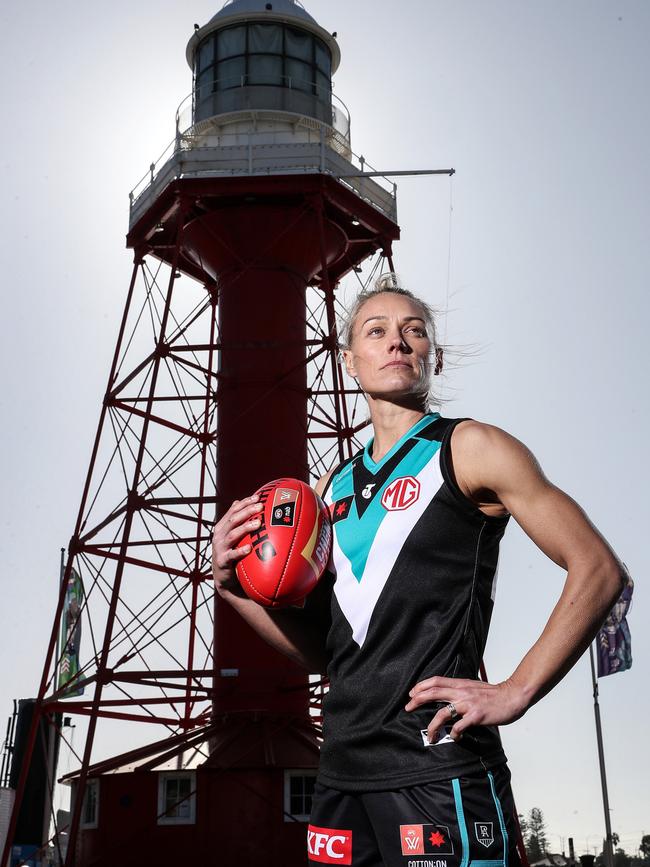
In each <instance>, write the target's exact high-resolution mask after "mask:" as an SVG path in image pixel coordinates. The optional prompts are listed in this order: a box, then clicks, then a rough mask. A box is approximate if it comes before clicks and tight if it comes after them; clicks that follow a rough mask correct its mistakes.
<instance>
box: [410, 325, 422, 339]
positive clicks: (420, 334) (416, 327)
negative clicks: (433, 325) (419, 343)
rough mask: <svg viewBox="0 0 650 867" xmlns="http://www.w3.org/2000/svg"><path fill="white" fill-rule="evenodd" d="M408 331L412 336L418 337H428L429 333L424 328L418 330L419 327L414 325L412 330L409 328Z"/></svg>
mask: <svg viewBox="0 0 650 867" xmlns="http://www.w3.org/2000/svg"><path fill="white" fill-rule="evenodd" d="M406 331H407V332H408V333H410V334H415V336H416V337H426V336H427V333H426V331H425V330H424V328H418V326H417V325H412V326H411V327H410V328H407V329H406Z"/></svg>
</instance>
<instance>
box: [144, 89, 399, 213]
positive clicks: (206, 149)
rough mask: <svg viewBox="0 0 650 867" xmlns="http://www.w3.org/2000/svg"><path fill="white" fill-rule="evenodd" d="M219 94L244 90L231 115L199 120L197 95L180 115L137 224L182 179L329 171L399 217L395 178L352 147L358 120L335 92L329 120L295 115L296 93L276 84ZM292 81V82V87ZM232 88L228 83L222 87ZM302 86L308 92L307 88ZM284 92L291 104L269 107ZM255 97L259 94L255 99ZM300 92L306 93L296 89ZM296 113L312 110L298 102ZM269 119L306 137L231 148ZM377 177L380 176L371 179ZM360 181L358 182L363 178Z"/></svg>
mask: <svg viewBox="0 0 650 867" xmlns="http://www.w3.org/2000/svg"><path fill="white" fill-rule="evenodd" d="M230 83H231V86H230V87H229V88H225V87H224V89H222V90H220V91H216V92H215V95H218V94H224V93H226V94H228V93H232V92H233V91H236V90H237V89H239V93H238V94H237V95H238V97H240V98H239V99H238V100H237V101H236V102H235V103H234V104H233V107H232V108H231V110H228V111H224V112H219V113H218V114H215V115H211V116H209V117H205V118H203V119H202V120H199V121H196V120H195V117H196V114H195V99H196V96H195V94H194V93H192V94H189V95H188V96H187V97H186V98H185V99H184V100H182V102H181V103H180V105H179V108H178V110H177V112H176V132H175V135H174V138H173V139H172V141H171V142H170V143H169V145H168V146H167V147H166V148H165V150H164V151H163V152H162V154H161V155H160V156H159V157H158V158H157V159H156V160H154V161H153V162H152V163H151V164H150V166H149V169H148V171H147V172H146V173H145V174H144V175H143V177H142V178H141V179H140V181H139V182H138V183H137V184H136V185H135V187H134V188H133V189H132V190H131V192H130V194H129V199H130V203H131V208H130V211H131V223H132V224H133V222H135V220H136V219H138V218H139V216H140V215H141V214H142V213H143V212H144V210H146V207H147V204H148V202H149V200H150V198H151V197H152V196H155V195H157V194H158V192H160V191H161V190H162V189H164V188H165V187H166V186H167V184H168V183H170V182H171V181H172V180H174V179H175V178H179V177H207V176H215V175H241V174H248V175H250V174H253V175H254V174H286V173H292V174H293V173H317V172H320V173H325V174H331V175H333V176H334V177H337V178H339V179H340V180H341V181H342V182H343V183H345V184H346V185H347V186H349V187H350V188H351V189H353V190H354V191H355V192H356V193H357V194H358V195H360V196H361V197H362V198H364V199H366V200H367V201H369V202H370V203H371V204H372V205H374V206H375V207H377V208H379V210H381V211H383V212H384V213H386V214H387V215H388V216H389V217H391V218H392V219H394V218H395V216H396V200H395V187H394V184H393V183H392V181H390V180H389V179H388V178H385V177H382V176H380V175H378V173H377V170H376V169H374V168H373V167H372V166H371V165H370V164H369V163H368V162H366V160H365V159H364V157H363V156H361V155H357V154H355V153H354V152H353V151H352V149H351V147H350V115H349V112H348V110H347V108H346V106H345V104H344V103H343V102H342V101H341V100H339V99H338V98H337V97H335V96H334V94H332V93H331V91H329V92H328V96H329V98H330V99H331V103H330V108H329V111H328V114H327V121H330V122H327V121H325V120H321V119H319V118H316V117H314V116H313V114H312V113H311V112H310V113H303V112H291V111H289V110H288V109H287V99H286V97H287V94H288V95H289V99H291V92H292V88H290V87H288V86H287V87H284V88H279V87H276V86H273V85H264V84H260V85H258V84H255V85H250V84H246V83H245V77H242V79H241V82H240V84H239V85H234V84H232V80H230ZM290 83H291V82H290ZM223 84H224V82H222V85H223ZM301 85H302V86H303V87H306V85H307V83H306V82H302V83H301ZM264 89H266V90H267V91H282V96H283V97H284V100H283V102H282V103H281V104H280V105H278V106H275V107H271V105H270V104H269V105H268V107H266V108H265V107H263V104H262V105H261V104H260V97H259V92H261V91H263V90H264ZM244 91H246V95H247V96H248V97H251V96H253V97H254V98H252V99H250V102H251V103H252V105H254V106H255V107H254V108H253V107H252V106H244V104H243V103H242V102H241V96H242V95H244ZM251 91H254V93H253V94H251ZM294 93H296V94H298V93H302V95H303V96H304V95H305V92H304V91H302V90H298V88H296V89H295V91H294ZM294 107H295V108H298V107H304V105H303V106H300V104H299V103H297V102H296V104H295V106H294ZM261 113H264V114H265V115H266V116H268V117H269V118H271V119H273V120H277V121H279V122H282V121H286V120H287V119H288V118H290V119H291V125H292V128H293V129H294V130H300V136H301V137H300V138H298V137H295V138H294V139H293V140H287V141H284V142H279V143H270V142H269V139H268V134H267V133H264V132H260V133H256V132H253V131H251V132H247V133H246V139H247V145H241V144H235V143H229V142H228V135H229V126H230V124H233V123H235V122H237V121H238V120H246V119H247V118H248V117H251V118H252V117H255V118H259V115H260V114H261ZM368 172H372V173H373V174H374V176H373V177H372V178H369V177H365V176H364V175H366V174H367V173H368ZM357 175H358V176H357Z"/></svg>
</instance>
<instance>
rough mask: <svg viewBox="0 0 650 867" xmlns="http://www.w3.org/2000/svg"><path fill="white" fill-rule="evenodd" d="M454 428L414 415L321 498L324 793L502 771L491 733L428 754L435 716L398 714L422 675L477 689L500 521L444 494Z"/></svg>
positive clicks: (350, 464) (360, 456) (428, 711)
mask: <svg viewBox="0 0 650 867" xmlns="http://www.w3.org/2000/svg"><path fill="white" fill-rule="evenodd" d="M459 421H462V419H443V418H441V417H440V416H439V415H438V414H437V413H434V414H431V413H429V414H427V415H425V416H424V417H423V418H422V419H420V421H419V422H417V424H415V425H414V426H413V427H412V428H411V430H410V431H408V433H407V434H405V436H403V437H402V438H401V439H400V440H399V441H398V442H397V443H396V444H395V445H394V446H393V448H392V449H391V450H390V451H389V452H388V454H386V455H385V456H384V457H383V458H382V459H381V460H380V461H379V462H377V463H375V462H374V461H373V460H372V458H371V457H370V452H371V449H372V442H371V443H369V444H368V446H366V448H365V449H363V450H362V451H360V452H359V453H357V454H356V455H355V456H354V457H353V458H351V459H350V460H348V461H346V462H344V463H343V464H341V465H340V466H339V467H338V468H337V469H336V471H335V472H334V473H333V475H332V477H331V479H330V481H329V483H328V485H327V488H326V489H325V494H324V499H325V501H326V503H327V504H328V506H329V508H330V511H331V514H332V520H333V528H334V544H333V553H332V562H331V563H330V569H331V575H330V576H329V579H327V578H326V580H325V582H323V583H324V584H326V585H329V584H330V581H331V582H332V583H331V588H332V590H331V597H330V598H331V602H330V608H331V625H330V627H329V632H328V637H327V649H328V653H329V657H330V664H329V666H328V675H329V677H330V681H331V686H330V690H329V692H328V694H327V696H326V698H325V704H324V732H323V734H324V742H323V746H322V750H321V761H320V771H319V780H320V782H321V783H323V784H324V785H326V786H330V787H332V788H335V789H340V790H343V791H361V790H364V791H375V790H377V791H379V790H386V789H395V788H401V787H404V786H410V785H416V784H419V783H424V782H427V781H431V780H444V779H449V778H452V777H458V776H462V775H466V774H469V773H474V772H477V771H481V770H485V769H488V768H490V767H494V766H495V765H498V764H501V763H503V762H505V760H506V757H505V755H504V753H503V750H502V748H501V743H500V740H499V736H498V733H497V731H496V729H494V728H492V727H484V726H477V727H475V728H472V729H470V730H469V731H468V732H467V733H466V734H465V736H464V737H463V739H462V741H461V742H459V743H455V742H453V741H452V740H451V739H450V738H449V737H448V736H447V737H443V738H442V739H441V740H440V741H439V742H438V743H437V744H435V745H427V742H426V741H425V738H424V736H423V730H425V729H426V727H427V726H428V724H429V722H430V721H431V718H432V717H433V714H434V712H435V711H436V710H437V709H438V707H436V706H433V705H432V706H427V707H424V708H419V709H418V710H416V711H411V712H410V713H407V712H406V711H405V710H404V705H405V704H406V703H407V702H408V700H409V696H408V693H409V690H410V689H411V688H412V687H413V686H414V685H415V684H416V683H417V682H418V681H421V680H423V679H424V678H427V677H432V676H434V675H444V676H446V677H462V678H472V679H476V677H477V673H478V668H479V664H480V660H481V658H482V655H483V650H484V647H485V642H486V639H487V633H488V626H489V623H490V616H491V613H492V606H493V599H494V590H495V585H496V573H497V560H498V549H499V542H500V540H501V537H502V536H503V533H504V530H505V527H506V524H507V522H508V517H507V516H506V517H503V518H496V517H488V516H487V515H484V514H483V513H482V512H481V511H480V510H479V509H478V508H477V507H476V506H475V505H474V504H473V503H471V502H470V501H469V500H468V499H467V498H466V497H465V496H464V494H463V493H462V492H461V491H460V489H459V487H458V486H457V484H456V482H455V480H454V476H453V471H452V468H451V461H450V458H449V441H450V437H451V432H452V430H453V428H454V426H455V425H456V424H458V422H459ZM323 589H324V588H323ZM438 706H440V705H438Z"/></svg>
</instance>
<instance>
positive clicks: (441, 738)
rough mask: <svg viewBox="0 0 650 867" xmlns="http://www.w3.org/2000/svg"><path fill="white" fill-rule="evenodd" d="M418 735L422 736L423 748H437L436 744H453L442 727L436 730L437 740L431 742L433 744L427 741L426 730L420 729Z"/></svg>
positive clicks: (452, 740) (447, 732)
mask: <svg viewBox="0 0 650 867" xmlns="http://www.w3.org/2000/svg"><path fill="white" fill-rule="evenodd" d="M420 734H421V735H422V743H423V744H424V746H425V747H437V746H438V744H453V742H454V739H453V738H452V737H451V735H450V734H449V731H448V730H447V729H446V728H444V727H443V728H441V729H439V730H438V739H437V740H435V741H433V743H431V742H430V741H429V736H428V734H427V730H426V729H420Z"/></svg>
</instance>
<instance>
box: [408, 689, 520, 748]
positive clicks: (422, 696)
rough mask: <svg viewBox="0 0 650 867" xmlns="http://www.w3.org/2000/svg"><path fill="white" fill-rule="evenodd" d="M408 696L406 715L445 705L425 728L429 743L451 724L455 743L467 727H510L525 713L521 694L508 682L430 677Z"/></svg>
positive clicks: (433, 741) (451, 733)
mask: <svg viewBox="0 0 650 867" xmlns="http://www.w3.org/2000/svg"><path fill="white" fill-rule="evenodd" d="M409 695H410V697H411V700H410V701H409V703H408V704H407V705H406V707H405V710H407V711H412V710H416V708H419V707H422V706H423V705H426V704H430V703H431V702H442V701H444V702H447V705H446V706H445V707H442V708H440V710H439V711H438V713H437V714H436V715H435V716H434V717H433V719H432V720H431V722H430V723H429V726H428V728H427V734H428V737H429V741H430V742H431V743H435V741H436V740H437V736H438V732H439V730H440V729H441V728H442V727H443V726H449V725H450V724H451V723H453V725H452V728H451V731H450V732H449V734H450V736H451V737H452V738H453V740H455V741H458V740H460V739H461V737H462V736H463V732H464V731H465V730H466V729H468V728H470V726H477V725H502V724H504V723H511V722H514V720H516V719H519V717H521V716H523V714H524V713H525V711H526V710H527V703H526V700H525V698H524V696H523V693H522V691H521V690H519V689H518V688H517V687H516V686H515V684H514V683H512V681H510V680H504V681H502V682H501V683H485V681H482V680H463V679H460V678H454V677H429V678H427V680H421V681H420V682H419V683H416V685H415V686H414V687H413V689H412V690H411V691H410V693H409ZM450 705H453V708H452V707H450Z"/></svg>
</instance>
